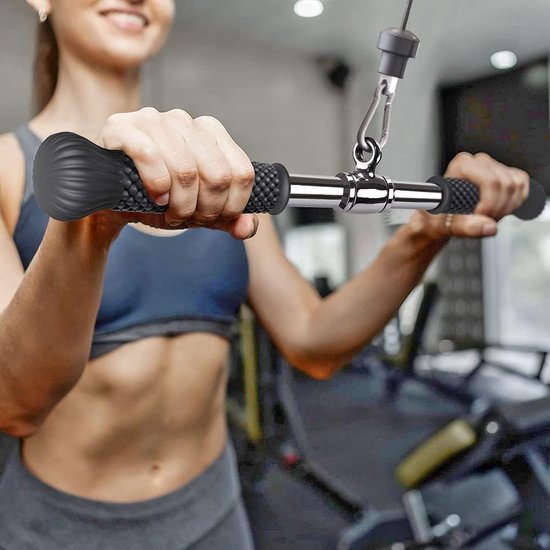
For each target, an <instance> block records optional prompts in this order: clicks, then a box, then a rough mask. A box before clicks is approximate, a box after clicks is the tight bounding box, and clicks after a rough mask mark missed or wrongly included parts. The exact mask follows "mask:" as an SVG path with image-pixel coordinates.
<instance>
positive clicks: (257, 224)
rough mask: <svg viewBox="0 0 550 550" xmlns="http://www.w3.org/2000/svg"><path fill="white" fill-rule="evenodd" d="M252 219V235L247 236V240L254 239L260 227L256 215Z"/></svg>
mask: <svg viewBox="0 0 550 550" xmlns="http://www.w3.org/2000/svg"><path fill="white" fill-rule="evenodd" d="M253 219H254V229H253V230H252V233H250V235H248V237H247V239H251V238H252V237H254V235H256V233H257V232H258V227H259V226H260V218H258V216H257V215H256V214H254V218H253Z"/></svg>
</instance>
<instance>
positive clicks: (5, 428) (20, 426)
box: [0, 418, 41, 439]
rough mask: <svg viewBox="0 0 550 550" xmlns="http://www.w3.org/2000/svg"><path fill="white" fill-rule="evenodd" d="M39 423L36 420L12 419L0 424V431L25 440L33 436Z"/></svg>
mask: <svg viewBox="0 0 550 550" xmlns="http://www.w3.org/2000/svg"><path fill="white" fill-rule="evenodd" d="M40 424H41V422H40V421H39V420H38V419H31V418H13V419H10V420H8V421H4V422H1V423H0V431H1V432H2V433H4V434H7V435H10V436H11V437H16V438H17V439H25V438H27V437H31V436H32V435H34V434H35V433H36V432H37V430H38V428H39V427H40Z"/></svg>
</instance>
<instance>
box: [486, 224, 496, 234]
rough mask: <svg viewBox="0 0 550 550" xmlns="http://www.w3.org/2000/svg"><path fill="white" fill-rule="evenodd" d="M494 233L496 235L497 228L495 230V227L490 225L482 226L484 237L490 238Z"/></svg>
mask: <svg viewBox="0 0 550 550" xmlns="http://www.w3.org/2000/svg"><path fill="white" fill-rule="evenodd" d="M496 233H497V228H496V226H495V225H493V224H490V223H486V224H485V225H484V226H483V236H484V237H491V236H493V235H496Z"/></svg>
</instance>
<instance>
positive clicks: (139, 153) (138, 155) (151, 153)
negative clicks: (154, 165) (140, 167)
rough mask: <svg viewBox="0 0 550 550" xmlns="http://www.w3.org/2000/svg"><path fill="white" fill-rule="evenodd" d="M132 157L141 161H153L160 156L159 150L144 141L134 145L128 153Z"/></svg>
mask: <svg viewBox="0 0 550 550" xmlns="http://www.w3.org/2000/svg"><path fill="white" fill-rule="evenodd" d="M130 156H131V157H132V158H134V159H137V160H141V161H143V162H147V163H150V162H154V161H155V160H157V159H158V158H159V156H160V151H159V150H158V148H157V147H156V146H155V145H154V144H153V143H144V144H142V145H140V146H139V147H136V148H135V149H134V150H133V151H132V152H131V155H130Z"/></svg>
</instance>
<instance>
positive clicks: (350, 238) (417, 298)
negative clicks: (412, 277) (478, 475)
mask: <svg viewBox="0 0 550 550" xmlns="http://www.w3.org/2000/svg"><path fill="white" fill-rule="evenodd" d="M404 4H405V2H404V1H401V0H399V1H398V0H323V2H320V1H319V0H301V3H298V4H297V3H296V0H223V1H220V0H177V8H178V12H177V21H176V24H175V27H174V29H173V32H172V35H171V38H170V41H169V44H168V46H167V47H166V48H165V49H164V50H163V52H162V54H161V55H160V56H159V57H158V58H157V59H155V60H154V61H153V62H151V63H150V64H149V66H148V67H147V69H146V72H145V75H144V76H145V84H146V86H145V90H146V93H145V103H146V104H147V105H152V106H155V107H157V108H158V109H161V110H167V109H171V108H175V107H178V108H183V109H185V110H187V111H188V112H190V113H191V114H192V115H194V116H199V115H202V114H209V115H213V116H215V117H217V118H219V119H220V120H221V121H222V122H223V123H224V125H225V126H226V127H227V128H228V129H229V131H230V133H231V134H232V136H233V137H234V139H235V140H236V141H237V142H238V143H239V144H240V145H241V146H242V147H243V148H244V149H245V151H246V152H247V153H248V154H249V156H250V157H251V158H252V159H255V160H260V161H269V162H281V163H283V164H284V165H286V166H287V168H288V169H289V171H290V172H293V173H313V174H325V175H333V174H336V173H338V172H341V171H344V170H349V169H352V168H353V162H352V157H351V150H352V146H353V145H354V143H355V136H356V133H357V129H358V127H359V124H360V122H361V121H362V119H363V116H364V113H365V112H366V109H367V107H368V105H369V104H370V101H371V98H372V94H373V91H374V88H375V85H376V83H377V82H378V74H377V65H378V57H379V52H378V50H377V49H376V44H377V40H378V35H379V33H380V31H381V30H383V29H385V28H387V27H392V26H398V25H399V24H400V22H401V16H402V11H403V9H404ZM300 14H301V15H300ZM303 15H307V16H308V17H303ZM36 24H37V22H36V15H35V13H34V12H33V11H32V10H31V9H30V8H29V7H28V6H27V4H26V3H25V2H24V1H23V0H4V1H3V2H2V5H1V6H0V51H2V55H1V56H0V74H2V75H3V78H2V86H1V88H0V132H7V131H10V130H12V129H14V128H15V127H17V126H18V125H20V124H21V123H23V122H24V121H26V120H27V119H28V118H29V117H30V116H31V113H32V112H31V99H32V87H31V72H32V71H31V69H32V60H33V45H34V33H35V27H36ZM408 28H409V29H410V30H411V31H413V32H414V33H415V34H417V35H418V37H419V38H420V40H421V44H420V49H419V52H418V56H417V59H415V60H412V61H411V62H410V63H409V66H408V69H407V73H406V76H405V79H404V80H403V81H402V82H400V84H399V86H398V89H397V97H396V100H395V104H394V110H393V115H392V129H391V135H390V140H389V142H388V144H387V146H386V147H385V149H384V157H383V161H382V164H381V166H380V172H381V173H383V174H385V175H388V176H390V177H394V178H396V179H398V178H399V179H402V180H405V181H425V180H426V179H427V178H429V177H430V176H432V175H436V174H441V173H442V171H443V170H444V167H445V166H446V164H447V163H448V162H449V161H450V160H451V159H452V157H453V156H454V155H455V154H456V153H457V152H459V151H462V150H466V151H470V152H472V153H475V152H478V151H485V152H488V153H490V154H491V155H493V156H494V157H495V158H497V159H498V160H500V161H501V162H504V163H506V164H509V165H514V166H518V167H520V168H523V169H525V170H528V171H529V173H530V174H531V175H532V177H534V178H536V179H538V180H539V181H540V182H541V183H542V184H543V185H544V187H545V190H546V192H547V193H550V156H549V153H550V150H549V124H550V114H549V105H550V95H549V83H550V76H549V69H548V53H549V52H550V32H549V29H550V3H549V2H548V1H547V0H529V1H528V2H510V1H507V2H503V1H502V0H460V1H453V0H416V2H415V4H414V6H413V11H412V15H411V18H410V21H409V26H408ZM494 54H497V55H494ZM380 123H381V121H380V120H379V118H377V119H375V121H374V124H373V129H374V130H373V131H374V132H375V134H378V132H379V128H380ZM403 220H404V217H403V215H402V214H401V215H399V216H395V215H392V216H381V215H379V216H376V215H372V216H358V215H342V214H339V213H338V214H334V213H331V212H326V211H325V212H320V211H307V210H301V209H300V210H298V209H296V210H294V211H292V212H291V211H287V212H285V213H283V214H282V215H281V216H279V217H278V220H277V223H278V228H279V230H280V233H281V237H282V239H283V242H284V244H285V248H286V251H287V253H288V255H289V257H290V258H291V260H292V261H293V262H294V263H295V264H296V265H297V266H298V267H299V269H301V271H302V272H303V273H304V275H306V276H307V277H308V278H309V279H310V280H311V281H312V282H313V283H314V284H316V285H317V286H318V288H319V290H320V291H321V292H323V293H328V292H330V291H331V290H333V289H334V288H337V287H338V286H339V285H341V284H342V283H343V282H344V281H345V280H346V279H347V278H349V277H350V276H352V275H353V274H355V273H357V272H358V271H360V270H362V269H363V268H364V267H365V266H366V265H368V264H369V262H370V261H371V260H372V259H373V258H374V257H375V256H376V254H377V253H378V251H379V250H380V248H381V247H382V246H383V244H384V242H385V241H386V240H387V239H388V237H389V235H391V233H392V231H394V230H395V227H397V225H398V224H399V223H401V222H402V221H403ZM549 281H550V212H549V210H548V209H547V210H546V211H545V212H544V213H543V215H542V216H541V217H540V218H539V219H538V220H537V221H534V222H528V223H525V222H519V221H518V220H516V219H514V218H510V219H506V220H504V221H503V222H502V223H501V229H500V232H499V236H498V237H497V238H495V239H489V240H486V241H484V242H483V244H480V243H478V242H473V241H471V242H469V241H461V240H455V241H453V242H452V243H451V245H450V246H449V247H448V248H447V250H446V252H445V253H444V254H443V255H442V257H441V258H440V260H439V262H438V263H437V265H436V266H435V268H434V269H433V270H432V271H431V272H430V274H429V276H428V279H427V284H425V285H423V287H421V288H419V289H418V290H417V291H415V293H413V296H412V298H411V299H410V300H408V301H407V303H406V304H405V306H404V307H403V308H402V311H401V312H400V315H399V317H398V318H397V319H396V320H394V321H393V322H392V323H390V325H389V326H388V327H387V329H386V330H385V331H384V334H382V335H381V336H380V338H379V339H378V340H377V341H376V342H375V343H374V345H373V346H372V347H370V348H369V349H366V350H365V352H364V353H363V354H361V355H360V356H359V357H358V359H357V361H355V362H354V364H353V365H351V366H350V367H349V369H348V370H347V371H346V372H345V373H343V374H342V376H340V377H337V378H336V379H335V380H333V381H329V382H323V383H320V382H314V383H311V381H308V380H305V379H302V378H301V377H300V376H299V375H296V374H292V373H290V371H288V370H287V369H286V367H287V366H285V365H283V366H281V364H280V359H279V358H277V357H276V352H275V351H274V350H272V349H270V348H269V343H268V342H266V338H265V335H263V334H262V332H261V329H260V328H259V327H257V326H255V325H254V322H253V321H251V320H250V319H248V321H246V320H245V321H243V322H244V323H245V324H246V322H248V323H252V325H251V326H252V327H253V329H252V331H251V332H249V333H248V332H246V331H243V333H244V334H250V335H251V336H250V338H252V339H253V342H254V344H255V348H254V350H255V351H254V352H253V353H252V355H253V358H252V359H253V360H252V359H251V356H249V357H248V359H247V356H246V353H244V352H242V351H239V350H237V351H236V352H235V354H234V357H233V359H232V363H233V368H234V376H233V380H232V385H231V392H233V393H232V395H233V397H234V398H235V399H234V401H233V402H231V400H230V405H231V403H233V405H234V408H233V409H231V410H230V417H232V418H237V419H240V420H237V421H235V422H234V424H235V440H236V441H237V442H239V440H240V439H242V441H241V443H242V448H241V450H242V453H241V458H242V468H243V480H244V481H243V483H244V485H245V490H246V493H247V502H248V503H249V511H250V513H251V517H252V521H253V526H254V529H255V534H256V537H257V542H258V545H259V547H260V548H296V549H308V548H312V549H313V548H315V549H320V548H327V549H328V548H336V547H337V545H338V544H339V546H338V548H355V549H360V548H368V547H371V546H369V544H370V542H366V540H367V539H365V540H363V541H362V542H359V543H357V546H353V544H352V543H351V542H349V541H350V540H351V538H353V537H351V535H350V536H349V537H348V539H346V540H348V542H347V543H346V542H345V541H344V542H342V541H343V540H344V539H345V536H343V535H342V533H348V531H346V530H349V529H351V527H352V526H356V522H357V519H358V518H359V516H361V517H363V516H364V512H365V510H370V509H371V507H374V509H376V510H380V509H384V510H386V509H395V508H396V507H397V508H398V509H399V510H401V506H402V502H403V500H402V499H403V495H404V492H403V488H402V487H399V485H398V483H397V482H396V481H395V479H394V473H395V469H396V468H397V467H398V464H399V463H400V461H401V460H402V459H403V458H404V457H405V456H407V453H408V452H410V451H411V450H412V449H413V448H415V446H417V445H419V444H420V442H421V441H423V440H424V439H425V438H427V437H428V436H429V434H431V433H432V432H434V430H436V429H437V428H438V427H439V426H441V425H444V424H445V423H446V422H447V421H449V420H450V419H452V418H456V417H459V416H461V415H464V414H471V413H472V412H474V413H476V414H481V416H480V417H479V418H485V417H484V416H483V414H487V411H492V410H493V409H492V408H491V407H492V406H494V405H495V404H496V405H498V406H500V404H501V403H503V402H521V401H527V400H536V399H540V398H544V397H545V396H546V395H547V393H548V391H547V385H548V382H549V381H550V366H549V365H548V361H546V352H545V350H546V349H547V348H548V349H550V291H549V289H548V282H549ZM428 283H429V284H432V283H433V285H435V287H434V286H429V284H428ZM433 288H435V289H436V295H437V297H438V299H434V300H432V298H433V296H434V295H433V294H432V291H433ZM423 307H424V309H422V308H423ZM422 311H424V312H425V313H426V315H425V316H424V317H425V318H423V317H422V316H421V315H419V312H420V313H421V312H422ZM365 314H368V312H365ZM248 360H251V361H252V363H250V361H248ZM247 361H248V363H247ZM250 364H252V369H253V377H255V381H256V382H255V384H256V386H255V388H256V390H258V391H259V397H258V398H257V399H256V403H255V404H254V403H252V404H251V401H250V399H249V397H250V387H249V386H247V385H246V383H245V381H244V379H245V378H246V377H245V376H244V375H243V374H242V372H241V370H243V371H246V369H247V368H248V367H249V366H250ZM247 365H248V367H247ZM436 372H437V373H439V374H434V373H436ZM289 373H290V374H289ZM396 373H398V374H396ZM427 380H429V383H428V382H427ZM457 388H458V389H457ZM462 393H464V396H462ZM458 394H460V395H461V397H460V398H456V396H457V395H458ZM396 395H398V396H399V398H398V399H397V400H396ZM462 397H463V398H462ZM233 405H232V406H233ZM537 410H538V411H539V412H538V415H539V418H543V419H550V409H548V408H546V409H544V408H543V409H542V412H541V410H540V409H537ZM320 411H321V412H320ZM480 411H481V412H480ZM499 414H500V413H499ZM510 414H512V413H510ZM514 414H515V413H514ZM243 418H244V420H243ZM251 425H254V426H256V431H254V428H251ZM548 429H549V428H548V426H546V427H544V430H543V433H546V435H548V433H550V432H549V431H548ZM545 430H546V431H545ZM239 433H240V436H239ZM518 437H519V436H518ZM397 443H399V445H398V444H397ZM453 456H454V455H453ZM545 456H547V454H546V455H545ZM274 457H278V458H277V459H276V458H274ZM280 457H282V459H283V466H281V465H280V462H279V458H280ZM294 459H295V461H294V462H293V460H294ZM291 463H292V464H291ZM296 463H299V464H301V465H302V466H303V465H304V464H306V465H307V467H306V468H303V469H302V470H301V471H300V472H299V475H298V476H296V475H294V476H290V474H289V473H288V472H287V470H285V466H286V467H289V468H290V466H294V465H295V464H296ZM523 467H524V466H522V468H523ZM308 468H309V470H308ZM544 468H546V470H547V469H548V465H547V462H544V461H543V469H544ZM290 469H292V468H290ZM472 471H473V470H472ZM469 472H470V470H469ZM470 473H471V472H470ZM508 473H509V472H508ZM297 477H298V478H299V479H298V481H297ZM512 477H513V476H512ZM499 487H503V485H502V484H501V485H500V486H499ZM514 487H515V489H517V487H518V485H517V484H515V485H514ZM449 491H450V489H449ZM491 491H492V490H489V491H488V492H489V493H491ZM520 493H521V491H520ZM495 494H496V493H495ZM499 494H500V493H499ZM434 498H435V497H434ZM472 498H473V497H472ZM499 498H500V497H499ZM521 498H524V495H523V493H522V496H521ZM435 501H437V498H436V499H435ZM435 501H434V502H435ZM501 501H502V498H501ZM438 502H439V501H438ZM472 502H473V501H472V500H468V499H466V500H464V499H463V500H462V501H461V504H460V505H461V506H465V507H466V508H468V503H469V504H470V505H471V503H472ZM544 502H545V504H543V507H545V506H548V508H550V504H549V503H550V500H548V501H544ZM348 505H349V506H348ZM460 505H457V506H458V507H459V508H460ZM346 506H347V508H346ZM434 506H435V505H434ZM428 508H429V506H428ZM436 508H437V507H436ZM440 508H441V506H440ZM440 508H437V510H436V511H435V512H433V513H432V512H430V514H429V516H430V521H431V520H432V519H433V518H436V517H437V518H439V520H440V521H443V520H444V519H445V518H447V519H448V516H449V514H450V512H449V514H446V515H445V514H443V512H441V513H440ZM438 510H439V512H438ZM361 514H363V515H361ZM438 514H439V516H441V517H439V516H438ZM441 514H443V515H441ZM449 517H450V516H449ZM530 518H531V516H530ZM409 519H410V518H409ZM531 520H532V518H531ZM433 521H434V522H435V519H433ZM537 521H539V523H540V521H542V520H537ZM544 521H546V520H544ZM544 521H542V524H544ZM533 522H535V523H536V521H535V520H532V523H533ZM510 525H511V524H510ZM544 525H545V526H546V527H548V528H549V529H550V526H548V525H546V524H544ZM363 527H364V524H363ZM393 528H395V529H396V531H395V532H397V527H396V526H395V525H394V526H393V527H392V529H393ZM390 530H391V529H390ZM367 531H368V529H367ZM386 531H388V529H386ZM541 532H542V531H541ZM516 535H517V530H516ZM350 537H351V538H350ZM512 538H513V537H512ZM534 539H535V537H534V536H533V537H531V539H530V540H531V541H532V540H534ZM354 540H355V539H354ZM357 540H359V539H357ZM338 541H340V542H338ZM499 541H500V542H497V543H495V544H496V545H495V546H487V548H489V547H491V548H508V547H509V546H505V545H504V543H503V542H502V541H501V539H499ZM539 543H540V541H539V542H537V544H539ZM345 544H347V546H346V545H345ZM469 544H470V543H469ZM533 544H534V543H533ZM540 544H541V543H540ZM372 547H374V546H372ZM464 547H474V545H473V543H471V544H470V545H469V546H468V545H466V546H464ZM480 547H481V546H480ZM514 547H518V546H514ZM526 547H528V546H526ZM529 547H530V546H529ZM532 547H533V548H535V547H536V548H542V547H549V546H532ZM392 548H393V546H392ZM403 548H405V546H403Z"/></svg>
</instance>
